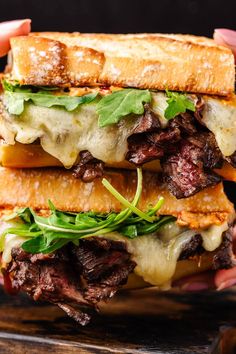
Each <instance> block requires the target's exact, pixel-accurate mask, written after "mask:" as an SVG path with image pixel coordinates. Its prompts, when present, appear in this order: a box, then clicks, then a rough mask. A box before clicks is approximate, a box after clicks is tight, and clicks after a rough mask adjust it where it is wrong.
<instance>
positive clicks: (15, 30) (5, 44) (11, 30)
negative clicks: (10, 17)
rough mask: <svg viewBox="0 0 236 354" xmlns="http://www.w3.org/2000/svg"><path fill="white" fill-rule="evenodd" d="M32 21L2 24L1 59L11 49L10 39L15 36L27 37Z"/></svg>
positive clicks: (0, 27) (0, 26) (0, 32)
mask: <svg viewBox="0 0 236 354" xmlns="http://www.w3.org/2000/svg"><path fill="white" fill-rule="evenodd" d="M30 24H31V20H29V19H25V20H16V21H8V22H2V23H0V57H1V56H4V55H6V54H7V52H8V51H9V49H10V43H9V39H10V38H11V37H15V36H21V35H27V34H28V33H29V32H30V27H31V26H30Z"/></svg>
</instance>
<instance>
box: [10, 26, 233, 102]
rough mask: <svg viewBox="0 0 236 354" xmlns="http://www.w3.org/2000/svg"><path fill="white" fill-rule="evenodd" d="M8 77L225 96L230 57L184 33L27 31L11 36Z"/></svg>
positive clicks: (30, 81) (209, 42) (229, 80)
mask: <svg viewBox="0 0 236 354" xmlns="http://www.w3.org/2000/svg"><path fill="white" fill-rule="evenodd" d="M11 47H12V53H13V70H12V78H13V79H16V80H19V81H20V82H21V83H22V84H34V85H61V86H63V85H66V84H71V85H78V86H79V85H94V84H103V85H104V84H105V85H118V86H122V87H137V88H149V89H157V90H165V89H166V88H167V87H168V89H169V90H176V91H188V92H199V93H208V94H216V95H228V94H230V93H232V92H233V91H234V81H235V69H234V57H233V54H232V53H231V51H230V50H229V49H228V48H225V47H222V46H217V45H216V44H215V43H214V41H213V40H210V39H207V38H204V37H194V36H189V35H162V34H140V35H106V34H80V33H50V32H48V33H46V32H45V33H33V34H31V36H29V37H17V38H13V39H11Z"/></svg>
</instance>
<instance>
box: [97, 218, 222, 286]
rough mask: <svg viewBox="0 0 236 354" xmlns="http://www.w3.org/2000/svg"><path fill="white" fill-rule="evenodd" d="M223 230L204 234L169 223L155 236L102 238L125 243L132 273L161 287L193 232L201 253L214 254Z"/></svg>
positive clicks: (170, 274)
mask: <svg viewBox="0 0 236 354" xmlns="http://www.w3.org/2000/svg"><path fill="white" fill-rule="evenodd" d="M227 228H228V225H227V223H224V224H222V225H220V226H216V225H214V226H212V227H210V228H209V229H208V230H204V231H201V230H186V229H183V228H181V227H179V226H178V225H177V224H176V223H171V224H168V225H166V226H165V227H164V228H163V229H162V230H161V231H160V232H159V233H158V234H152V235H145V236H140V237H137V238H135V239H132V240H131V239H128V238H126V237H124V236H122V235H120V234H118V233H112V234H109V235H107V234H106V235H103V236H102V237H106V238H111V239H113V240H116V241H123V242H125V243H126V247H127V249H128V251H129V252H130V253H131V255H132V259H133V260H134V261H135V262H136V264H137V266H136V268H135V270H134V272H135V274H136V275H138V276H140V277H142V278H143V279H144V281H145V282H147V283H150V284H152V285H156V286H161V287H162V286H163V285H164V284H167V283H168V282H170V281H171V279H172V277H173V275H174V274H175V270H176V266H177V261H178V258H179V256H180V254H181V251H182V249H183V247H184V246H185V245H186V244H187V243H188V242H189V241H190V240H191V238H192V237H193V236H194V235H196V233H200V234H201V235H202V238H203V247H204V248H205V250H206V251H214V250H216V249H217V248H218V247H219V245H220V244H221V242H222V233H223V232H224V231H225V230H227Z"/></svg>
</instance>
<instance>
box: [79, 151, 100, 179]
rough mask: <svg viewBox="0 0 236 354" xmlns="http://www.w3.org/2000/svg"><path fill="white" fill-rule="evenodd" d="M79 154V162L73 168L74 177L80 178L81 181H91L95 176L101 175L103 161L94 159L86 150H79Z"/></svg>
mask: <svg viewBox="0 0 236 354" xmlns="http://www.w3.org/2000/svg"><path fill="white" fill-rule="evenodd" d="M79 155H80V162H79V164H78V165H77V166H75V167H74V170H73V176H74V177H75V178H81V179H82V181H83V182H91V181H93V180H94V179H95V178H98V177H102V176H103V170H104V165H105V164H104V162H102V161H101V160H98V159H95V158H94V157H93V155H92V154H91V153H90V152H89V151H87V150H85V151H81V152H80V154H79Z"/></svg>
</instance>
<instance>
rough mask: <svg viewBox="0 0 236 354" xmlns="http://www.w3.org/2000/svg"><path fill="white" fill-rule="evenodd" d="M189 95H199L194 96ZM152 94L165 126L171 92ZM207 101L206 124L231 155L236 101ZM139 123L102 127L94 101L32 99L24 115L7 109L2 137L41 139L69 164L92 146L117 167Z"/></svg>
mask: <svg viewBox="0 0 236 354" xmlns="http://www.w3.org/2000/svg"><path fill="white" fill-rule="evenodd" d="M189 97H190V98H191V99H194V98H193V97H192V95H191V96H189ZM152 98H153V100H152V108H153V110H154V111H155V113H156V114H157V116H158V118H159V120H160V122H161V124H162V126H163V127H164V126H165V125H166V124H167V120H166V119H165V118H164V111H165V108H166V107H167V103H166V96H165V94H164V93H162V92H158V93H152ZM204 100H205V102H206V108H205V110H204V112H203V122H204V123H205V124H206V126H207V127H208V129H209V130H211V131H212V132H213V133H214V134H215V136H216V140H217V143H218V146H219V148H220V150H221V151H222V153H223V154H224V155H225V156H229V155H231V154H232V153H233V152H234V151H235V150H236V139H235V136H236V102H235V100H236V99H235V98H233V99H232V101H225V100H222V99H214V98H210V97H204ZM136 124H137V119H136V118H135V117H133V116H130V117H126V118H125V119H122V120H121V121H120V123H119V124H115V125H111V126H108V127H105V128H99V127H98V116H97V114H96V104H95V103H90V104H84V105H82V106H81V107H80V108H78V109H77V110H75V111H73V112H67V111H65V110H64V109H62V108H56V107H53V108H45V107H37V106H35V105H33V104H30V103H28V104H26V105H25V110H24V112H23V113H22V114H21V115H20V116H12V115H9V114H7V113H6V112H3V115H2V117H1V119H0V135H1V136H2V137H3V139H4V140H5V142H6V143H7V144H10V145H12V144H14V143H15V141H18V142H20V143H22V144H31V143H33V142H34V141H36V140H37V139H40V142H41V145H42V147H43V149H44V150H45V151H46V152H48V153H49V154H50V155H52V156H53V157H55V158H57V159H58V160H59V161H60V162H61V163H62V164H63V165H64V166H65V167H67V168H69V167H71V166H72V165H73V164H74V163H75V162H76V160H77V157H78V154H79V152H80V151H82V150H89V151H90V152H91V153H92V155H93V156H94V157H96V158H97V159H100V160H102V161H104V162H105V163H106V164H108V165H112V166H113V167H116V164H119V163H121V162H122V161H124V160H125V155H126V152H127V138H128V137H129V136H130V135H131V134H132V131H133V129H134V127H135V126H136Z"/></svg>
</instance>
